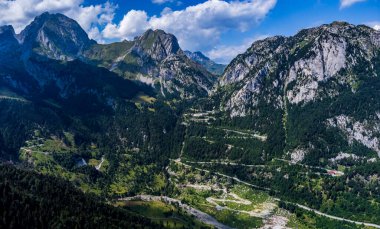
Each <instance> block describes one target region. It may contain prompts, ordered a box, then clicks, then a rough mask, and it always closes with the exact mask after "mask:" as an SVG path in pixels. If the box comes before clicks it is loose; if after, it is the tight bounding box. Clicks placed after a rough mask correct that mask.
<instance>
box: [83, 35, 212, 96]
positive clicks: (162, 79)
mask: <svg viewBox="0 0 380 229" xmlns="http://www.w3.org/2000/svg"><path fill="white" fill-rule="evenodd" d="M116 47H119V48H116ZM111 50H112V51H111ZM86 57H87V58H88V59H90V60H91V61H93V62H95V63H97V64H100V65H101V66H104V67H106V68H108V69H109V70H111V71H114V72H116V73H118V74H119V75H121V76H124V77H125V78H128V79H133V80H137V81H140V82H143V83H146V84H149V85H152V86H153V87H154V88H156V89H157V91H159V93H160V94H161V95H162V96H164V97H168V98H170V97H177V98H178V97H179V98H192V97H197V96H207V95H208V94H209V92H210V90H211V89H212V87H213V83H214V82H215V79H216V78H215V77H214V76H213V75H212V74H211V73H209V72H208V71H207V70H206V69H204V68H203V67H202V66H201V65H199V64H197V63H196V62H195V61H193V60H191V59H189V58H188V57H187V56H186V55H185V53H184V52H183V51H182V50H181V48H180V46H179V44H178V41H177V38H176V37H175V36H173V35H171V34H167V33H165V32H164V31H162V30H155V31H153V30H148V31H146V32H145V33H144V34H143V35H141V36H140V37H136V38H135V39H134V40H133V41H124V42H120V43H114V44H109V45H97V46H94V47H93V48H92V49H90V50H88V52H87V53H86Z"/></svg>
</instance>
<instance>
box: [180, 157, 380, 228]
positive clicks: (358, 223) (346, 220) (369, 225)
mask: <svg viewBox="0 0 380 229" xmlns="http://www.w3.org/2000/svg"><path fill="white" fill-rule="evenodd" d="M173 161H175V162H176V163H179V164H182V165H183V166H185V167H191V166H190V165H187V164H185V163H183V162H181V161H180V160H173ZM195 169H196V170H198V171H204V172H210V171H209V170H206V169H200V168H195ZM214 174H217V175H219V176H222V177H226V178H230V179H233V180H235V181H236V182H238V183H241V184H245V185H247V186H250V187H254V188H259V189H264V190H268V191H269V190H270V189H269V188H264V187H259V186H257V185H253V184H250V183H248V182H245V181H242V180H240V179H239V178H237V177H232V176H228V175H225V174H222V173H218V172H214ZM274 200H277V201H281V199H279V198H274ZM284 202H285V203H289V204H294V205H296V206H297V207H299V208H302V209H304V210H307V211H311V212H314V213H315V214H317V215H321V216H324V217H327V218H330V219H334V220H338V221H343V222H348V223H354V224H357V225H365V226H367V227H374V228H379V229H380V225H379V224H374V223H366V222H360V221H354V220H350V219H345V218H342V217H338V216H333V215H329V214H326V213H323V212H320V211H318V210H315V209H312V208H309V207H307V206H305V205H302V204H297V203H292V202H287V201H284Z"/></svg>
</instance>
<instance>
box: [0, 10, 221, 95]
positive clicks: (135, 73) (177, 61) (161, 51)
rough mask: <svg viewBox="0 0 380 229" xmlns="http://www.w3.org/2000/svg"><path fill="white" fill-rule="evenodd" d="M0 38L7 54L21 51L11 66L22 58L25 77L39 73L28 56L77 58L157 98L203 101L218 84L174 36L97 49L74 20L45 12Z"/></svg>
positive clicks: (149, 34)
mask: <svg viewBox="0 0 380 229" xmlns="http://www.w3.org/2000/svg"><path fill="white" fill-rule="evenodd" d="M1 35H2V36H7V39H4V40H5V41H6V42H7V43H4V45H3V46H4V47H3V48H2V52H3V53H4V54H5V52H7V48H6V47H8V50H15V49H19V50H20V52H21V53H19V56H18V57H15V60H13V61H14V62H17V61H18V60H21V59H22V60H23V62H24V63H25V65H26V66H27V67H26V69H27V70H28V71H29V73H31V72H32V71H34V73H32V74H35V73H36V72H35V71H36V70H37V69H36V68H34V67H33V64H31V62H30V61H29V60H30V57H33V58H34V57H37V56H38V58H37V59H40V60H41V58H48V59H51V60H58V61H72V60H74V59H78V60H80V61H82V62H84V63H87V64H91V65H96V66H100V67H105V68H107V69H108V70H110V71H112V72H115V73H116V74H118V75H120V76H122V77H124V78H127V79H131V80H135V81H138V82H141V83H145V84H148V85H151V86H152V87H153V88H155V89H156V91H157V92H158V93H159V94H161V96H164V97H177V98H192V97H197V96H207V95H208V94H209V92H210V90H211V88H212V86H213V84H214V81H215V80H216V78H215V77H214V76H213V75H212V74H211V73H209V72H208V71H207V70H206V69H204V68H202V67H200V66H199V65H198V64H197V63H196V62H194V61H192V60H190V59H189V58H187V57H186V55H185V54H184V52H183V51H182V50H181V48H180V47H179V44H178V41H177V38H176V37H175V36H173V35H171V34H167V33H165V32H164V31H162V30H155V31H153V30H148V31H146V32H145V33H144V34H143V35H141V36H140V37H137V38H136V39H135V40H133V41H125V42H117V43H112V44H106V45H100V44H97V43H96V42H95V41H94V40H91V39H89V38H88V35H87V34H86V32H85V31H84V30H83V29H82V28H81V27H80V26H79V24H78V23H77V22H76V21H74V20H72V19H70V18H68V17H66V16H64V15H62V14H49V13H44V14H42V15H40V16H38V17H36V18H35V20H34V21H33V22H32V23H31V24H30V25H28V26H27V27H26V28H25V29H24V30H23V31H21V33H20V34H15V33H14V30H13V28H12V27H11V26H6V27H2V31H1ZM12 56H15V54H14V53H13V55H12ZM36 74H37V73H36ZM40 82H41V81H40Z"/></svg>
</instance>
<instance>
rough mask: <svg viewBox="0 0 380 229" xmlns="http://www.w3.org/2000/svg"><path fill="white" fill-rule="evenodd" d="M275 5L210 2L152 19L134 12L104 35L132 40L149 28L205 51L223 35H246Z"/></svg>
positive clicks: (261, 0)
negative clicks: (230, 33) (234, 32)
mask: <svg viewBox="0 0 380 229" xmlns="http://www.w3.org/2000/svg"><path fill="white" fill-rule="evenodd" d="M275 4H276V0H246V1H231V2H227V1H224V0H209V1H206V2H204V3H200V4H198V5H194V6H189V7H187V8H185V9H183V10H177V11H171V10H169V9H166V10H165V11H163V12H162V13H161V15H154V16H151V17H149V16H148V15H147V14H146V12H144V11H135V10H132V11H130V12H128V13H127V14H126V15H125V16H124V18H123V20H122V21H120V22H119V23H118V24H114V23H111V24H109V25H107V26H106V28H105V29H104V31H103V36H104V37H105V38H118V39H131V38H133V37H134V36H136V35H137V34H139V33H141V31H143V30H145V29H147V28H152V29H163V30H165V31H167V32H169V33H173V34H175V35H176V36H177V38H178V40H179V43H180V45H181V46H182V47H183V48H184V49H191V50H205V49H207V48H209V47H213V46H215V45H216V44H218V42H219V40H220V36H221V34H223V33H226V32H228V31H230V30H239V31H241V32H244V31H247V30H249V29H250V28H252V27H253V26H255V25H257V24H258V23H260V21H261V20H262V19H263V18H265V16H266V15H267V14H268V12H269V11H270V10H271V9H272V8H273V7H274V6H275ZM125 28H128V29H125Z"/></svg>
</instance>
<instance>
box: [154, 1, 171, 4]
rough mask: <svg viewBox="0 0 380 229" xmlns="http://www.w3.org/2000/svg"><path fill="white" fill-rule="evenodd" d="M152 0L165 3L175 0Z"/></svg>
mask: <svg viewBox="0 0 380 229" xmlns="http://www.w3.org/2000/svg"><path fill="white" fill-rule="evenodd" d="M152 2H153V3H155V4H164V3H167V2H173V0H152Z"/></svg>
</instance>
